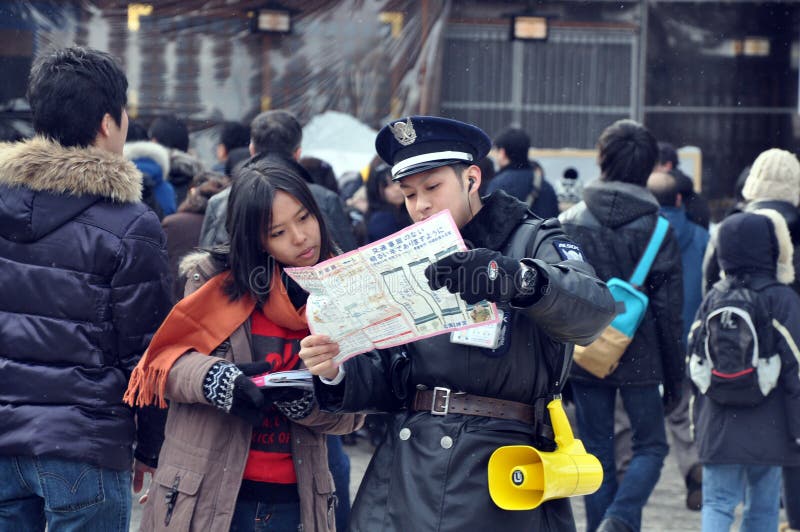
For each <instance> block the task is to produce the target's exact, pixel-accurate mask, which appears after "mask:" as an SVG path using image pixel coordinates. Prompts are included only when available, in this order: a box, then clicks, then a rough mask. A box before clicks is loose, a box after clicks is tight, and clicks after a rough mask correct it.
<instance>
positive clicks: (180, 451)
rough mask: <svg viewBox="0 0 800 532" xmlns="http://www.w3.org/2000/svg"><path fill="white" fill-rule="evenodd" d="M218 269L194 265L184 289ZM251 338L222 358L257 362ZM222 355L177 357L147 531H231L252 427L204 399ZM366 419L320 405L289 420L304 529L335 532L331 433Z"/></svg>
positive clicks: (244, 330)
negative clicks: (170, 499)
mask: <svg viewBox="0 0 800 532" xmlns="http://www.w3.org/2000/svg"><path fill="white" fill-rule="evenodd" d="M216 273H217V271H216V270H215V269H214V264H213V262H212V261H211V260H210V259H208V258H207V256H206V258H204V259H202V260H200V261H199V262H198V263H196V264H194V265H193V266H192V267H191V268H190V269H189V271H188V274H189V275H188V279H189V280H188V282H187V286H186V293H187V294H189V293H191V292H194V291H195V290H197V289H198V288H199V287H200V286H202V284H203V283H204V282H206V281H207V280H208V279H210V278H211V277H213V275H214V274H216ZM249 337H250V331H249V326H248V325H246V324H245V325H243V326H241V327H240V328H239V329H237V330H236V331H235V332H234V333H233V334H232V335H231V338H230V344H231V345H230V348H229V349H228V350H227V351H226V352H225V353H224V355H223V357H224V358H225V359H226V360H229V361H232V362H237V363H247V362H252V361H253V358H252V353H251V349H250V341H249ZM215 354H216V353H215ZM218 360H220V358H219V357H217V356H206V355H203V354H200V353H197V352H190V353H187V354H185V355H183V356H182V357H181V358H179V359H178V361H177V362H176V363H175V365H174V366H173V368H172V370H171V371H170V373H169V378H168V380H167V398H168V400H169V401H170V407H169V415H168V417H167V426H166V430H165V440H164V445H163V447H162V448H161V454H160V455H159V460H158V464H159V466H158V470H157V471H156V473H155V476H154V478H153V483H152V485H151V487H150V493H149V497H148V500H147V503H146V504H145V508H144V512H143V515H142V526H141V530H168V531H174V530H187V531H188V530H197V531H203V532H205V531H220V532H222V531H225V532H227V530H228V529H229V528H230V525H231V519H232V518H233V512H234V508H235V506H236V498H237V495H238V492H239V486H240V484H241V481H242V475H243V473H244V468H245V463H246V461H247V455H248V451H249V448H250V437H251V433H252V427H251V426H250V425H249V424H248V423H247V422H245V421H244V420H241V419H239V418H238V417H236V416H232V415H230V414H226V413H224V412H222V411H221V410H219V409H217V408H215V407H213V406H211V405H210V404H209V403H208V401H207V400H206V399H205V396H204V395H203V386H202V384H203V378H204V376H205V375H206V373H207V372H208V370H209V369H210V368H211V366H212V365H213V364H214V363H215V362H217V361H218ZM362 423H363V416H361V415H355V414H329V413H326V412H321V411H320V410H319V409H318V408H317V407H314V410H313V411H312V412H311V414H310V415H309V416H308V417H306V418H305V419H303V420H301V421H299V422H291V433H292V458H293V460H294V467H295V470H296V473H297V488H298V492H299V495H300V517H301V522H302V526H301V530H304V531H306V532H309V531H320V532H333V531H334V530H335V523H334V501H335V498H334V496H333V495H334V493H333V492H334V487H333V479H332V477H331V474H330V471H329V470H328V450H327V445H326V443H325V434H326V433H328V434H347V433H350V432H352V431H354V430H357V429H358V428H359V427H360V426H361V425H362ZM173 487H175V488H176V489H177V497H176V499H175V506H174V509H173V511H172V515H171V517H170V520H169V525H168V526H166V525H165V519H166V514H167V502H166V497H167V496H168V494H169V493H170V492H171V491H172V490H173Z"/></svg>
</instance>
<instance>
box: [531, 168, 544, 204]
mask: <svg viewBox="0 0 800 532" xmlns="http://www.w3.org/2000/svg"><path fill="white" fill-rule="evenodd" d="M543 180H544V172H542V170H541V169H540V168H536V167H534V168H533V179H532V180H531V185H532V189H531V193H530V194H528V198H527V199H528V207H533V204H534V203H536V200H537V199H539V194H541V192H542V181H543Z"/></svg>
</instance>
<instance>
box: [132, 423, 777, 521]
mask: <svg viewBox="0 0 800 532" xmlns="http://www.w3.org/2000/svg"><path fill="white" fill-rule="evenodd" d="M372 449H373V448H372V446H371V445H370V444H369V443H368V442H367V440H366V439H365V438H359V439H358V440H357V444H356V445H354V446H346V447H345V452H347V454H348V455H349V456H350V464H351V465H350V479H351V481H350V494H351V500H352V499H353V498H354V497H355V493H356V490H358V485H359V483H360V482H361V478H362V477H363V476H364V471H365V470H366V468H367V464H368V463H369V460H370V457H371V456H372ZM685 497H686V493H685V488H684V485H683V480H682V479H681V478H680V473H679V471H678V466H677V464H676V462H675V460H674V459H673V458H672V456H668V457H667V461H666V463H665V464H664V468H663V469H662V471H661V478H660V480H659V482H658V485H657V486H656V489H655V491H654V492H653V495H652V496H651V497H650V502H649V503H648V504H647V506H646V507H645V509H644V516H643V518H642V531H644V532H687V531H699V530H700V512H692V511H690V510H687V509H686V505H685ZM137 499H138V497H135V498H134V503H133V505H134V511H133V519H132V523H131V530H138V529H139V517H140V512H141V510H140V508H139V507H138V504H137V503H136V500H137ZM573 511H574V513H575V522H576V523H577V525H578V531H579V532H583V531H585V528H586V521H585V518H584V510H583V501H582V499H580V498H576V499H573ZM739 513H740V512H739ZM781 518H782V519H785V515H784V514H783V512H781ZM733 529H734V530H738V525H736V526H734V528H733ZM375 532H380V531H375Z"/></svg>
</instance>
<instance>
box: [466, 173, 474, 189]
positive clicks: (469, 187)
mask: <svg viewBox="0 0 800 532" xmlns="http://www.w3.org/2000/svg"><path fill="white" fill-rule="evenodd" d="M474 185H475V180H474V179H473V178H471V177H470V178H469V186H468V187H467V192H469V191H470V190H472V187H473V186H474Z"/></svg>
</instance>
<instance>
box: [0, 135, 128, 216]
mask: <svg viewBox="0 0 800 532" xmlns="http://www.w3.org/2000/svg"><path fill="white" fill-rule="evenodd" d="M0 184H3V185H7V186H11V187H28V188H29V189H31V190H35V191H47V192H52V193H55V194H71V195H74V196H83V195H94V196H102V197H104V198H108V199H110V200H113V201H117V202H120V203H136V202H138V201H141V199H142V174H141V172H139V170H137V169H136V166H134V164H133V163H132V162H130V161H126V160H125V159H123V158H122V157H121V156H119V155H117V154H115V153H111V152H107V151H105V150H101V149H98V148H94V147H88V148H75V147H69V148H68V147H64V146H62V145H61V144H59V143H57V142H55V141H53V140H49V139H47V138H44V137H41V136H36V137H34V138H32V139H30V140H27V141H23V142H15V143H2V144H0Z"/></svg>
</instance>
